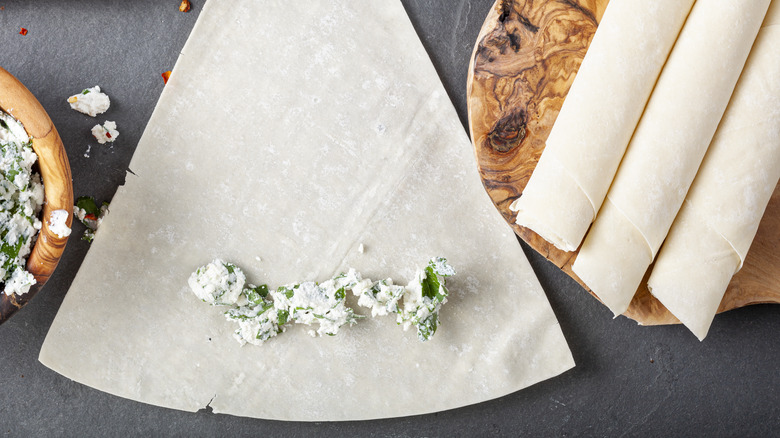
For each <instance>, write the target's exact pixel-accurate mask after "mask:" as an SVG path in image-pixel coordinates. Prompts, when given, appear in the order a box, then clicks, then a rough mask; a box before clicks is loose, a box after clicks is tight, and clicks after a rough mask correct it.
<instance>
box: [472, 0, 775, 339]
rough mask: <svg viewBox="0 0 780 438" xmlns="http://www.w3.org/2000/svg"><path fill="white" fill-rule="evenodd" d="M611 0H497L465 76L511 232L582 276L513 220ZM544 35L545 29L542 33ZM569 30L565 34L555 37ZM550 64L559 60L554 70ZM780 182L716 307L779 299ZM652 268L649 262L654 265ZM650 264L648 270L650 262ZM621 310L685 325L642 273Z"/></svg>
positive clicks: (653, 321) (488, 184) (568, 255)
mask: <svg viewBox="0 0 780 438" xmlns="http://www.w3.org/2000/svg"><path fill="white" fill-rule="evenodd" d="M608 2H609V0H566V1H556V2H553V1H549V0H497V1H496V2H495V4H494V5H493V7H492V8H491V10H490V12H489V13H488V15H487V17H486V18H485V22H484V24H483V26H482V29H481V30H480V33H479V35H478V37H477V40H476V43H475V46H474V50H473V52H472V57H471V61H470V63H469V71H468V79H467V91H466V95H467V103H468V123H469V131H470V134H471V139H472V144H473V146H474V152H475V155H476V159H477V167H478V169H479V173H480V178H481V179H482V182H483V185H484V187H485V190H486V191H487V192H488V194H489V195H490V198H491V199H492V201H493V203H494V204H495V206H496V208H497V209H498V210H499V212H501V214H502V216H503V217H504V219H505V220H506V221H507V223H508V224H509V225H510V226H511V227H512V229H513V230H514V231H515V233H516V234H517V235H518V236H519V237H520V238H521V239H523V240H524V241H525V242H526V243H528V245H529V246H531V247H532V248H533V249H534V250H536V251H537V252H539V253H540V254H542V255H543V256H544V257H545V258H547V259H548V260H549V261H551V262H552V263H554V264H555V265H556V266H558V267H559V268H560V269H561V270H563V271H564V272H565V273H566V274H567V275H569V276H570V277H572V278H573V279H574V280H576V281H577V282H578V283H579V284H580V285H582V286H583V287H584V288H585V289H586V290H587V291H588V292H589V293H591V295H593V296H594V297H596V298H597V299H598V297H597V296H596V295H595V294H593V292H592V291H590V289H588V287H587V285H585V284H584V283H583V282H582V280H580V279H579V278H578V277H577V276H576V275H575V274H574V272H573V271H572V269H571V265H572V263H573V262H574V260H575V258H576V255H577V252H564V251H560V250H559V249H557V248H555V247H554V246H553V245H551V244H550V243H548V242H547V241H545V240H544V239H542V238H541V237H539V235H537V234H536V233H534V232H533V231H531V230H529V229H527V228H523V227H521V226H519V225H517V224H515V222H514V216H515V214H514V213H513V212H511V211H510V210H509V205H510V204H511V203H512V202H513V201H514V200H515V199H517V198H518V197H519V196H520V195H521V194H522V190H523V188H524V187H525V185H526V183H527V182H528V179H529V178H530V176H531V173H532V172H533V169H534V167H535V166H536V163H537V162H538V160H539V156H541V153H542V151H543V150H544V146H545V141H546V139H547V135H548V134H549V132H550V128H551V127H552V124H553V122H554V121H555V118H556V117H557V115H558V111H559V110H560V107H561V104H562V103H563V99H564V98H565V96H566V93H567V92H568V89H569V87H570V86H571V82H572V81H573V80H574V76H575V75H576V71H577V69H578V68H579V64H580V63H581V61H582V58H583V57H584V55H585V52H586V51H587V47H588V45H589V44H590V40H591V39H592V37H593V34H594V33H595V30H596V27H597V26H598V21H599V20H600V19H601V16H602V15H603V13H604V10H605V9H606V6H607V4H608ZM540 35H541V36H540ZM560 36H563V37H564V38H559V39H558V40H556V39H555V38H556V37H560ZM551 65H557V66H558V67H559V68H558V69H557V70H556V71H555V74H554V75H553V74H550V73H549V71H548V69H549V67H550V66H551ZM778 230H780V184H779V185H778V187H777V188H776V189H775V192H774V194H773V196H772V201H771V202H770V204H769V206H768V207H767V211H766V212H765V214H764V218H763V219H762V221H761V225H760V227H759V230H758V233H757V235H756V238H755V240H754V242H753V246H752V247H751V251H750V253H749V254H748V257H747V259H746V260H745V266H743V268H742V270H740V271H739V272H738V273H737V274H736V275H735V276H734V278H733V279H732V281H731V283H730V284H729V287H728V290H727V291H726V294H725V295H724V297H723V301H722V302H721V305H720V307H719V309H718V312H719V313H720V312H724V311H727V310H731V309H735V308H739V307H743V306H747V305H751V304H760V303H780V275H778V272H777V268H776V267H777V266H780V255H775V252H774V251H773V248H777V247H778V244H780V233H779V232H778ZM651 269H652V267H651ZM648 272H649V271H648ZM624 315H625V316H627V317H628V318H631V319H633V320H635V321H637V322H638V323H639V324H641V325H662V324H679V322H680V321H679V320H678V319H677V318H676V317H675V316H674V315H672V314H671V312H669V311H668V310H667V309H666V308H665V307H664V306H663V304H661V302H659V301H658V300H657V299H656V298H655V297H653V296H652V295H651V294H650V292H649V291H648V289H647V287H646V282H644V281H643V283H642V286H640V288H639V289H638V290H637V293H636V295H635V296H634V299H633V301H632V302H631V305H630V306H629V308H628V310H627V311H626V312H625V313H624Z"/></svg>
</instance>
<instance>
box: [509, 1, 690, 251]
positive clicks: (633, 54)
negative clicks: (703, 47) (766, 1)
mask: <svg viewBox="0 0 780 438" xmlns="http://www.w3.org/2000/svg"><path fill="white" fill-rule="evenodd" d="M693 1H694V0H659V1H651V2H648V1H646V0H625V1H613V2H610V3H609V6H608V7H607V9H606V11H605V12H604V17H603V18H602V20H601V23H600V24H599V28H598V31H597V32H596V35H595V36H594V37H593V41H592V42H591V45H590V47H589V48H588V53H587V54H586V55H585V59H584V60H583V61H582V65H581V66H580V69H579V71H578V73H577V78H576V79H575V81H574V83H573V84H572V86H571V89H570V90H569V94H568V95H567V96H566V100H565V101H564V103H563V107H562V108H561V112H560V114H559V115H558V118H557V119H556V121H555V125H554V126H553V128H552V131H551V132H550V136H549V138H548V139H547V145H546V146H545V150H544V153H543V154H542V156H541V159H540V161H539V163H538V165H537V166H536V169H535V170H534V173H533V175H531V179H530V180H529V181H528V185H527V186H526V187H525V189H524V191H523V196H522V197H520V198H519V199H518V200H517V201H515V203H514V204H512V206H511V207H510V208H511V209H512V210H515V211H517V219H516V221H517V223H518V224H520V225H522V226H524V227H528V228H530V229H532V230H533V231H535V232H536V233H537V234H539V235H540V236H542V237H543V238H545V239H546V240H547V241H549V242H550V243H552V244H553V245H555V246H556V247H558V248H559V249H562V250H564V251H574V250H575V249H577V247H578V246H579V244H580V242H582V238H583V237H585V233H586V232H587V230H588V227H589V226H590V224H591V222H593V219H594V218H595V217H596V212H597V211H599V208H600V207H601V203H602V202H603V201H604V197H605V196H606V195H607V190H609V185H610V183H611V182H612V178H613V177H614V176H615V172H616V171H617V168H618V165H619V164H620V159H621V158H622V157H623V153H624V152H625V150H626V146H627V145H628V142H629V140H630V139H631V134H632V133H633V132H634V128H635V127H636V125H637V122H638V121H639V118H640V117H641V115H642V110H643V109H644V107H645V104H646V103H647V99H648V98H649V97H650V93H651V91H652V90H653V86H654V85H655V82H656V80H657V79H658V75H659V74H660V73H661V68H662V67H663V65H664V63H665V62H666V59H667V57H668V56H669V52H670V51H671V49H672V46H673V45H674V42H675V40H676V39H677V35H678V34H679V33H680V29H681V28H682V26H683V23H684V22H685V18H686V17H687V16H688V13H689V12H690V10H691V6H692V5H693Z"/></svg>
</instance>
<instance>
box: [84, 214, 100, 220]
mask: <svg viewBox="0 0 780 438" xmlns="http://www.w3.org/2000/svg"><path fill="white" fill-rule="evenodd" d="M84 219H89V220H93V221H96V220H97V216H95V215H94V214H92V213H89V214H86V215H84Z"/></svg>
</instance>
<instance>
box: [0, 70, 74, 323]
mask: <svg viewBox="0 0 780 438" xmlns="http://www.w3.org/2000/svg"><path fill="white" fill-rule="evenodd" d="M0 109H2V110H3V111H6V112H8V113H9V114H11V115H12V116H14V117H15V118H16V119H17V120H19V121H20V122H21V123H22V125H24V127H25V130H26V131H27V133H28V134H29V135H30V137H31V138H32V143H33V150H34V151H35V153H36V154H37V155H38V162H37V164H38V167H39V169H40V173H41V178H42V179H43V186H44V198H45V202H44V206H43V212H42V213H43V214H42V216H41V222H42V226H41V231H40V232H39V233H38V239H37V241H36V242H35V245H34V246H33V248H32V251H31V253H30V255H29V256H28V258H27V270H28V271H30V272H31V273H32V274H33V276H34V277H35V280H36V284H35V285H33V286H32V287H31V288H30V290H29V291H28V292H27V293H26V294H24V295H21V296H19V295H11V296H8V295H6V294H5V293H3V292H2V291H0V323H2V322H5V321H6V320H8V318H10V317H11V316H12V315H13V314H14V313H16V312H17V311H18V310H19V309H21V308H22V307H23V306H24V305H25V304H27V303H28V302H29V301H30V300H31V299H32V297H33V296H35V294H36V293H38V291H40V290H41V288H43V286H44V285H45V284H46V282H47V281H48V280H49V278H50V277H51V275H52V274H53V273H54V270H55V269H56V267H57V264H58V263H59V260H60V257H61V256H62V253H63V251H64V250H65V245H66V243H67V241H68V237H59V236H57V235H56V234H54V233H53V232H52V231H51V230H50V229H49V218H50V217H51V213H52V211H55V210H66V211H68V213H69V214H68V219H67V222H66V224H67V225H68V227H70V226H71V225H72V221H73V184H72V177H71V171H70V163H69V162H68V156H67V153H66V152H65V146H64V145H63V143H62V139H61V138H60V136H59V133H58V132H57V129H56V128H55V127H54V123H52V121H51V118H49V115H48V114H47V113H46V110H45V109H44V108H43V106H41V104H40V102H38V100H37V99H36V98H35V96H34V95H33V94H32V93H31V92H30V90H28V89H27V87H25V86H24V85H23V84H22V83H21V82H20V81H19V80H18V79H16V77H14V76H13V75H12V74H11V73H9V72H8V71H6V70H5V69H3V68H2V67H0Z"/></svg>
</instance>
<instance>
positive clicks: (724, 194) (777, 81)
mask: <svg viewBox="0 0 780 438" xmlns="http://www.w3.org/2000/svg"><path fill="white" fill-rule="evenodd" d="M777 24H780V1H775V2H773V3H772V5H771V6H770V8H769V12H768V13H767V17H766V19H764V26H763V28H762V29H761V31H760V32H759V34H758V38H757V39H756V43H755V44H754V45H753V49H752V51H751V52H750V57H749V58H748V61H747V64H746V65H745V69H744V71H743V72H742V76H741V77H740V79H739V83H738V84H737V88H736V89H735V91H734V95H733V96H732V97H731V101H730V102H729V106H728V108H727V109H726V113H725V114H724V115H723V120H722V121H721V123H720V126H719V127H718V131H717V132H716V133H715V138H714V139H713V140H712V144H711V145H710V148H709V149H708V150H707V154H706V155H705V157H704V161H703V162H702V165H701V168H700V169H699V173H697V174H696V179H695V180H694V181H693V185H691V190H690V191H689V192H688V196H687V197H686V198H685V203H684V204H683V207H682V209H681V210H680V213H679V214H678V215H677V218H676V219H675V220H674V224H673V225H672V229H671V230H670V231H669V236H668V237H667V238H666V241H665V242H664V245H663V247H662V248H661V251H660V253H659V254H658V259H657V260H656V263H655V266H654V267H653V271H652V273H651V274H650V279H649V281H648V286H649V288H650V291H651V292H652V293H653V295H655V296H656V297H657V298H658V299H659V300H660V301H661V302H662V303H663V304H664V305H665V306H666V308H667V309H669V311H670V312H672V314H674V315H675V316H676V317H677V318H678V319H680V321H681V322H682V323H683V324H685V325H686V327H688V328H689V329H690V330H691V331H692V332H693V333H694V334H695V335H696V336H697V337H698V338H699V339H700V340H702V339H704V337H705V336H707V332H708V331H709V328H710V324H711V323H712V319H713V318H714V317H715V312H716V311H717V310H718V306H719V305H720V302H721V300H722V299H723V294H724V293H725V292H726V288H727V287H728V284H729V282H730V281H731V277H732V276H733V275H734V274H735V273H736V272H737V271H738V270H739V269H740V268H741V267H742V263H743V262H744V260H745V256H746V255H747V252H748V248H749V247H750V244H751V242H752V241H753V238H754V237H755V235H756V231H757V230H758V224H759V222H760V221H761V217H762V216H763V214H764V210H766V206H767V204H768V203H769V200H770V198H771V196H772V192H773V191H774V189H775V186H776V185H777V182H778V179H779V178H780V56H779V55H780V26H776V25H777ZM773 25H775V26H773Z"/></svg>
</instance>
